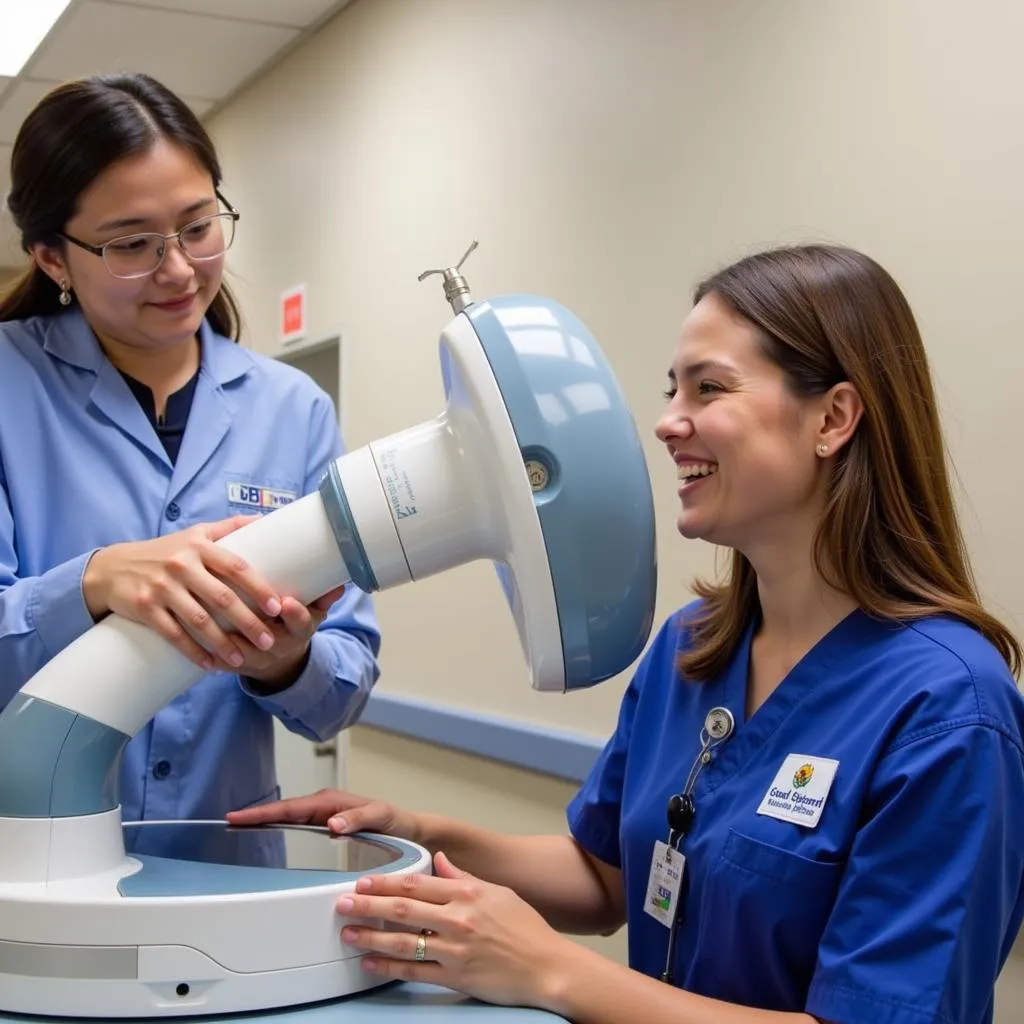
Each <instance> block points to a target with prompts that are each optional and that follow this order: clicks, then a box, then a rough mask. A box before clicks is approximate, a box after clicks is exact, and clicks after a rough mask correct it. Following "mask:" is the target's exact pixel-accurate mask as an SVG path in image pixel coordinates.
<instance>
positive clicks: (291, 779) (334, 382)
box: [274, 336, 346, 868]
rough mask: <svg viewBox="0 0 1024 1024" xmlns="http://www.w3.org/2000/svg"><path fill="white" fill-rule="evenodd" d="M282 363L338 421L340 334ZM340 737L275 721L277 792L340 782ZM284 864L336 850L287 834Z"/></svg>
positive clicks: (283, 354)
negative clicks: (326, 401)
mask: <svg viewBox="0 0 1024 1024" xmlns="http://www.w3.org/2000/svg"><path fill="white" fill-rule="evenodd" d="M276 358H277V359H280V360H281V361H282V362H286V363H290V364H291V365H292V366H295V367H296V368H298V369H300V370H302V371H303V372H305V373H308V374H309V375H310V377H312V378H313V380H315V381H316V382H317V384H319V385H320V387H322V388H323V389H324V391H326V392H327V394H328V395H330V396H331V399H332V400H333V402H334V407H335V409H336V410H337V413H338V418H339V422H340V420H341V408H342V405H341V390H342V389H341V338H340V337H338V336H335V337H331V338H326V339H324V340H321V341H317V342H313V343H312V344H304V343H301V342H300V343H298V344H296V345H292V346H289V347H288V348H287V349H283V350H282V351H280V352H278V353H277V354H276ZM345 746H346V744H345V742H344V738H343V737H338V739H336V740H332V741H331V742H329V743H311V742H310V741H309V740H307V739H304V738H303V737H302V736H297V735H295V733H292V732H289V731H288V730H287V729H286V728H285V727H284V726H283V725H282V724H281V723H280V722H275V723H274V748H275V754H276V759H277V775H278V780H279V781H280V783H281V795H282V796H304V795H305V794H307V793H315V792H316V791H317V790H318V789H330V788H334V787H341V786H343V785H344V776H345V771H344V761H345V758H344V750H345ZM285 843H286V847H287V850H288V864H289V867H307V868H337V867H339V866H340V865H339V864H338V862H337V857H338V853H337V851H336V849H332V848H331V847H332V845H333V844H330V843H310V842H309V841H308V840H306V841H302V839H301V837H294V838H292V837H288V838H286V841H285Z"/></svg>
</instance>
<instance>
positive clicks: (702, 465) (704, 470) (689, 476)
mask: <svg viewBox="0 0 1024 1024" xmlns="http://www.w3.org/2000/svg"><path fill="white" fill-rule="evenodd" d="M717 472H718V464H717V463H715V462H681V463H680V464H679V469H678V476H679V479H680V480H697V479H699V478H701V477H705V476H711V475H712V474H713V473H717Z"/></svg>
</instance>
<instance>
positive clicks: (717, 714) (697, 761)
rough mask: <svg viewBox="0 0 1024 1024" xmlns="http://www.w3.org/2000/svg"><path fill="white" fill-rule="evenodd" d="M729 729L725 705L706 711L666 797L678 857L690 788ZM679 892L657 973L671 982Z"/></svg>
mask: <svg viewBox="0 0 1024 1024" xmlns="http://www.w3.org/2000/svg"><path fill="white" fill-rule="evenodd" d="M732 731H733V717H732V714H731V713H730V712H729V710H728V709H727V708H714V709H712V711H710V712H709V713H708V716H707V718H706V719H705V721H704V728H703V729H701V731H700V753H699V754H697V756H696V757H695V758H694V760H693V764H692V765H691V767H690V772H689V774H688V775H687V776H686V785H684V786H683V789H682V792H680V793H673V795H672V796H671V797H669V801H668V807H667V808H666V817H667V818H668V827H669V833H668V845H669V847H670V848H671V849H672V850H673V851H675V852H676V853H678V854H680V856H681V855H682V854H681V852H680V849H679V848H680V846H682V843H683V840H684V839H685V838H686V836H687V835H688V834H689V832H690V829H691V828H693V819H694V817H695V816H696V812H697V807H696V804H695V802H694V799H693V790H694V787H695V786H696V785H697V778H698V776H699V775H700V773H701V769H702V768H703V767H704V766H705V765H707V764H710V763H711V758H712V754H711V750H712V748H713V747H716V746H718V744H719V743H723V742H724V741H725V740H727V739H728V738H729V737H730V736H731V735H732ZM669 856H671V854H669ZM680 894H681V888H680V893H678V894H677V895H676V900H675V903H674V905H673V908H672V923H671V925H669V930H668V950H667V952H666V955H665V969H664V970H663V971H662V972H661V980H662V981H664V982H667V983H668V984H671V982H672V961H673V960H674V959H675V952H676V939H677V938H678V935H679V924H680V921H681V920H682V914H681V913H680V909H681V908H680V903H681V900H680V898H679V896H680Z"/></svg>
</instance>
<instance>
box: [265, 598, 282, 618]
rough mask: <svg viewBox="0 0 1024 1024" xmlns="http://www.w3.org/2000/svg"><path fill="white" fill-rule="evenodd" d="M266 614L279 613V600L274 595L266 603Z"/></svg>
mask: <svg viewBox="0 0 1024 1024" xmlns="http://www.w3.org/2000/svg"><path fill="white" fill-rule="evenodd" d="M266 609H267V614H268V615H280V614H281V602H280V601H278V599H277V598H276V597H272V598H271V599H270V600H269V601H268V602H267V604H266Z"/></svg>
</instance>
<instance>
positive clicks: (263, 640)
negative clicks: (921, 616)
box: [257, 633, 274, 651]
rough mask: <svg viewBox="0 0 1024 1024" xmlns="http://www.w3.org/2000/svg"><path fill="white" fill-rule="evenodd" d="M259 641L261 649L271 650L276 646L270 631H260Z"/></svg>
mask: <svg viewBox="0 0 1024 1024" xmlns="http://www.w3.org/2000/svg"><path fill="white" fill-rule="evenodd" d="M257 643H258V644H259V648H260V650H261V651H269V650H270V648H271V647H273V646H274V638H273V637H272V636H271V635H270V634H269V633H260V638H259V640H258V641H257Z"/></svg>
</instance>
